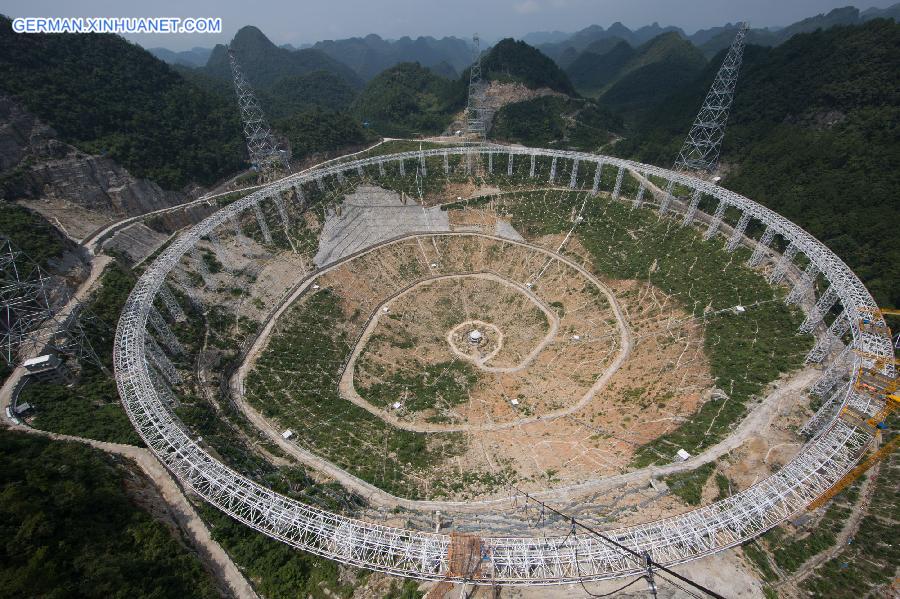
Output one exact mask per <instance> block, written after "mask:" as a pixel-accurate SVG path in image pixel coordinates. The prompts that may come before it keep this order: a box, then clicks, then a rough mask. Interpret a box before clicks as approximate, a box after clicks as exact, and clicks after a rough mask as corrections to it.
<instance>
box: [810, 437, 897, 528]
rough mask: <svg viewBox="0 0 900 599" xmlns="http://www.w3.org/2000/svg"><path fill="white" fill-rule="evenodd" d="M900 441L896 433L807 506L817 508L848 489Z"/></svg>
mask: <svg viewBox="0 0 900 599" xmlns="http://www.w3.org/2000/svg"><path fill="white" fill-rule="evenodd" d="M898 443H900V435H894V438H892V439H891V440H890V441H888V442H887V443H885V444H884V445H882V446H881V447H880V448H879V449H878V450H877V451H875V452H873V453H872V454H871V455H869V456H868V457H867V458H866V459H864V460H863V461H862V462H860V463H859V464H857V465H856V468H854V469H853V470H851V471H850V472H848V473H847V474H845V475H844V476H842V477H841V479H840V480H838V481H837V482H836V483H834V486H833V487H831V488H830V489H828V490H827V491H825V493H823V494H822V495H821V496H819V497H817V498H816V499H815V500H813V502H812V503H810V504H809V506H808V507H807V508H806V509H808V510H810V511H813V510H817V509H819V508H820V507H822V506H823V505H825V504H826V503H827V502H828V501H829V500H831V499H832V498H833V497H834V496H835V495H837V494H838V493H840V492H841V491H843V490H844V489H846V488H847V487H848V486H850V484H852V483H853V481H855V480H856V479H857V478H859V476H860V475H861V474H862V473H863V472H865V471H866V470H868V469H869V468H871V467H872V466H874V465H875V464H876V463H877V462H878V460H880V459H882V458H883V457H884V456H886V455H888V454H890V453H891V452H892V451H894V450H895V449H897V444H898Z"/></svg>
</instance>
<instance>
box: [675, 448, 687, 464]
mask: <svg viewBox="0 0 900 599" xmlns="http://www.w3.org/2000/svg"><path fill="white" fill-rule="evenodd" d="M675 455H676V456H678V459H679V460H680V461H682V462H684V461H685V460H687V459H689V458H690V457H691V454H689V453H688V452H686V451H685V450H683V449H679V450H678V451H676V452H675Z"/></svg>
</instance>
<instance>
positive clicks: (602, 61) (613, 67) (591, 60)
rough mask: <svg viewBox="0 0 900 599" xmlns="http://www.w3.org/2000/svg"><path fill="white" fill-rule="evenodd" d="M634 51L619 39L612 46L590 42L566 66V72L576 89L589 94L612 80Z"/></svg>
mask: <svg viewBox="0 0 900 599" xmlns="http://www.w3.org/2000/svg"><path fill="white" fill-rule="evenodd" d="M636 52H637V51H636V50H635V49H634V48H632V47H631V46H629V45H628V42H625V41H621V40H620V41H619V42H618V43H616V45H614V46H612V47H605V46H600V47H598V46H596V45H594V44H592V45H590V46H588V47H587V49H585V51H584V52H582V53H581V54H579V55H578V57H577V58H576V59H575V60H574V61H572V63H571V64H569V65H568V66H567V67H566V73H568V75H569V78H570V79H571V80H572V84H573V85H574V86H575V88H576V89H578V90H579V91H581V92H582V93H586V94H591V93H594V92H597V91H599V90H601V89H603V88H604V87H606V86H607V85H608V84H609V83H610V82H611V81H613V80H614V79H615V78H616V75H617V74H618V73H619V72H620V71H621V70H622V69H623V68H624V67H625V65H626V64H627V63H628V61H629V60H631V59H632V58H633V57H634V55H635V54H636Z"/></svg>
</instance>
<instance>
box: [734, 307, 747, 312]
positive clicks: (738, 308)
mask: <svg viewBox="0 0 900 599" xmlns="http://www.w3.org/2000/svg"><path fill="white" fill-rule="evenodd" d="M734 311H735V312H736V313H738V314H743V313H744V312H746V311H747V308H745V307H744V306H741V305H737V306H735V307H734Z"/></svg>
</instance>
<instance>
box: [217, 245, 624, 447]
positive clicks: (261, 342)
mask: <svg viewBox="0 0 900 599" xmlns="http://www.w3.org/2000/svg"><path fill="white" fill-rule="evenodd" d="M435 236H470V237H481V238H485V239H490V240H492V241H499V242H502V243H509V244H513V245H519V246H522V247H527V248H528V249H530V250H533V251H537V252H540V253H542V254H544V255H546V256H548V257H550V258H553V259H555V260H558V261H560V262H562V263H564V264H566V265H567V266H569V267H571V268H574V269H575V270H577V271H578V273H579V274H580V275H581V276H583V277H584V278H586V279H587V280H589V281H590V282H591V283H592V284H593V285H594V286H596V287H597V288H598V289H599V290H600V291H601V292H602V293H603V295H604V296H605V297H606V299H607V301H608V302H609V305H610V306H611V307H612V310H613V312H614V314H615V316H616V321H617V324H618V327H619V353H618V355H617V356H616V359H615V360H614V361H613V363H612V364H610V365H609V367H608V368H607V369H606V370H605V371H604V373H603V375H602V376H601V377H600V378H598V379H597V380H596V381H595V382H594V384H593V385H592V386H591V388H590V389H589V390H588V391H587V393H585V394H584V395H583V396H582V397H581V399H579V400H578V402H576V403H574V404H572V405H571V406H568V407H566V408H562V409H560V410H555V411H553V412H548V413H547V414H543V415H541V416H532V417H528V418H521V419H517V420H512V421H509V422H501V423H493V424H487V425H468V424H462V425H446V424H434V423H409V422H403V421H401V420H399V419H397V418H396V417H395V416H394V415H392V414H390V413H388V412H385V411H384V410H380V409H378V408H376V407H375V406H373V405H371V404H370V403H369V402H367V401H365V400H364V399H363V398H362V397H360V396H359V394H357V393H356V391H355V390H354V389H353V375H352V368H350V367H349V366H348V367H347V368H345V369H344V373H343V374H342V376H341V382H340V386H339V389H340V392H341V394H342V395H343V396H344V398H345V399H348V400H349V401H352V402H353V403H355V404H356V405H358V406H359V407H361V408H363V409H365V410H367V411H369V412H371V413H372V414H374V415H375V416H378V417H379V418H381V419H382V420H384V421H385V422H388V423H390V424H391V425H393V426H396V427H398V428H402V429H406V430H409V431H414V432H421V433H438V432H474V431H496V430H504V429H509V428H514V427H516V426H521V425H523V424H531V423H534V422H544V421H548V420H554V419H556V418H561V417H563V416H566V415H569V414H572V413H574V412H577V411H578V410H580V409H581V408H583V407H584V406H586V405H587V404H588V403H589V402H590V401H591V400H592V399H593V398H594V396H595V395H596V394H597V392H598V391H600V390H601V389H602V388H603V387H604V386H606V384H607V383H608V382H609V380H610V379H611V378H612V376H613V375H614V374H615V373H616V371H617V370H618V369H619V368H620V367H621V366H622V364H624V363H625V360H627V359H628V356H629V355H630V354H631V350H632V347H633V341H632V339H631V331H630V330H629V328H628V325H627V323H626V320H625V316H624V313H623V312H622V309H621V307H620V306H619V304H618V301H617V300H616V297H615V295H613V293H612V291H610V290H609V288H608V287H607V286H606V285H604V284H603V283H602V282H601V281H600V280H599V279H597V278H596V277H595V276H594V275H592V274H591V273H589V272H588V271H587V270H585V269H584V267H582V266H581V265H580V264H578V263H576V262H574V261H572V260H570V259H569V258H566V257H565V256H561V255H559V254H556V253H554V252H552V251H550V250H548V249H546V248H542V247H539V246H535V245H531V244H529V243H524V242H520V241H512V240H510V239H506V238H503V237H497V236H494V235H487V234H484V233H454V232H448V233H425V234H419V233H413V234H409V235H404V236H402V237H399V238H395V239H391V240H388V241H384V242H382V243H379V244H377V245H374V246H372V247H370V248H367V249H366V250H364V251H362V252H358V253H356V254H352V255H350V256H347V257H346V258H343V259H341V260H339V261H337V262H334V263H333V264H330V265H328V266H327V267H325V268H322V269H320V270H318V271H315V272H313V273H312V274H310V275H309V276H307V278H306V280H304V281H303V282H302V283H301V284H300V285H299V286H298V287H297V289H296V290H295V291H294V292H293V293H291V294H288V295H287V296H286V297H285V299H284V300H283V302H282V304H281V305H280V306H279V307H278V308H277V309H276V310H275V312H274V313H273V315H272V317H271V318H270V319H269V321H268V323H267V324H266V326H265V327H263V329H262V331H261V332H260V334H259V336H258V337H257V338H256V340H255V341H254V342H253V344H252V345H251V347H250V350H249V352H248V353H247V357H246V358H245V359H244V362H243V363H242V364H241V366H240V368H238V370H237V372H236V373H235V375H234V377H233V378H232V381H231V389H232V393H233V395H234V399H235V401H236V403H237V404H238V406H239V407H240V408H241V410H242V411H244V413H245V414H247V415H248V417H249V415H250V413H251V412H256V410H255V409H254V408H252V407H251V406H250V405H249V404H248V403H247V402H246V401H245V399H244V380H245V379H246V377H247V375H248V374H249V373H250V371H251V370H252V369H253V365H254V364H255V363H256V359H257V358H258V357H259V354H260V353H261V352H262V351H263V350H264V349H265V347H266V344H267V343H268V340H269V338H270V337H271V334H272V331H273V330H274V329H275V324H276V323H277V322H278V319H279V317H280V316H281V315H282V314H283V313H284V312H285V310H287V309H288V307H290V305H291V304H292V303H293V302H294V301H295V300H296V299H297V298H298V297H299V296H300V295H301V294H302V293H303V292H304V291H306V289H307V288H308V287H309V286H310V285H312V283H313V281H315V280H316V279H317V278H318V277H319V276H321V275H322V274H323V273H326V272H328V271H330V270H333V269H335V268H338V267H340V266H341V265H342V264H344V263H345V262H347V261H349V260H353V259H355V258H357V257H359V256H361V255H363V254H367V253H370V252H373V251H376V250H377V249H378V248H380V247H383V246H386V245H391V244H394V243H398V242H401V241H404V240H408V239H417V238H420V237H435ZM448 276H449V277H463V276H471V275H470V274H453V275H445V276H441V277H433V278H447V277H448ZM502 281H503V282H504V283H508V282H507V281H506V280H505V279H503V280H502ZM418 283H419V282H418V281H417V282H416V284H417V285H418ZM523 289H524V287H523ZM406 291H408V289H404V290H402V291H401V292H400V293H401V294H402V293H404V292H406ZM398 295H399V294H398ZM391 299H393V297H391V298H388V299H387V300H385V301H384V302H382V303H381V304H379V306H378V307H380V306H382V305H384V303H386V302H388V301H390V300H391ZM377 309H378V308H376V312H377ZM373 316H374V313H373V315H372V316H370V323H369V325H368V326H371V321H374V320H375V319H374V317H373ZM369 332H371V331H369ZM362 345H364V344H363V343H357V344H356V346H355V348H354V351H353V354H352V355H351V360H353V359H354V358H355V357H357V356H358V355H359V352H360V350H361V348H362ZM348 364H349V363H348ZM348 372H349V373H350V374H349V378H348V375H347V373H348ZM257 415H258V416H259V417H260V418H262V416H261V415H259V414H258V413H257ZM255 421H256V420H255V419H254V422H255ZM277 436H278V437H279V438H280V437H281V433H280V432H279V433H278V435H277ZM273 440H275V439H273ZM276 442H277V440H276ZM291 445H293V444H291Z"/></svg>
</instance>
